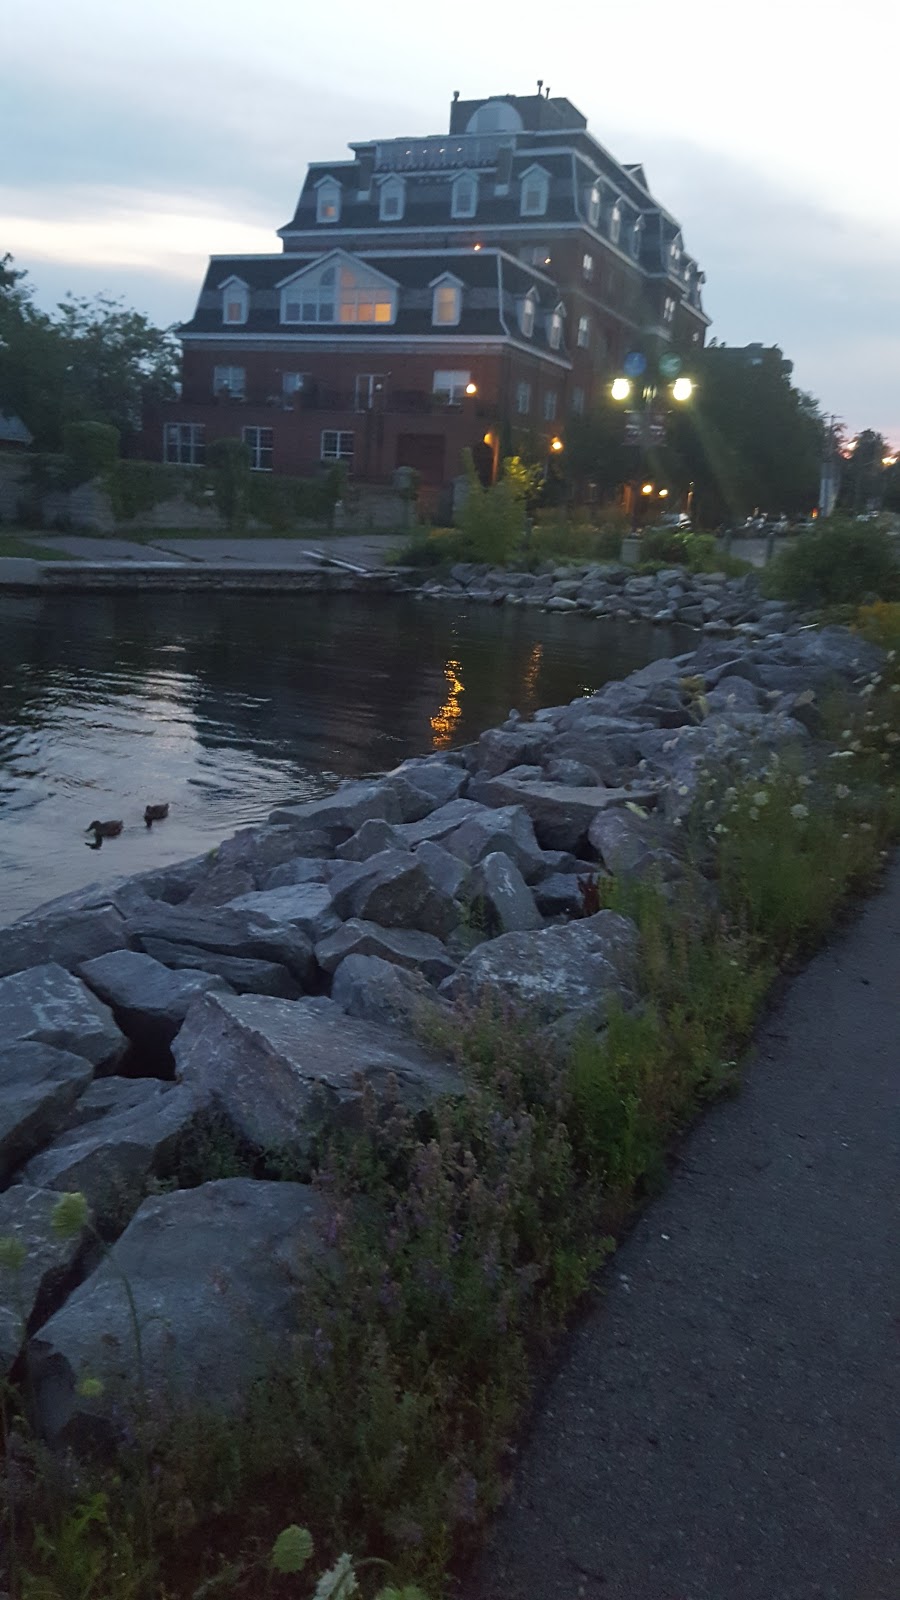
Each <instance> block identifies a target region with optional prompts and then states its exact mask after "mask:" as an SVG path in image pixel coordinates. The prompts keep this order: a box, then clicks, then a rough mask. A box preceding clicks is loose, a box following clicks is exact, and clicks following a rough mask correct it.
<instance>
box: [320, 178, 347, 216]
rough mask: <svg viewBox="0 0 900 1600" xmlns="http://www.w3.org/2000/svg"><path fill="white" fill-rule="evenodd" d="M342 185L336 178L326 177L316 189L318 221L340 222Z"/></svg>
mask: <svg viewBox="0 0 900 1600" xmlns="http://www.w3.org/2000/svg"><path fill="white" fill-rule="evenodd" d="M340 220H341V186H340V184H339V183H338V182H337V181H336V180H335V179H334V178H325V179H324V180H323V181H322V182H321V183H320V184H319V187H318V190H317V191H316V221H317V222H340Z"/></svg>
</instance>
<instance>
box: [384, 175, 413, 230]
mask: <svg viewBox="0 0 900 1600" xmlns="http://www.w3.org/2000/svg"><path fill="white" fill-rule="evenodd" d="M405 210H406V184H405V183H404V182H403V179H402V178H387V179H385V182H384V183H383V184H382V185H381V190H380V193H379V203H378V216H379V219H380V221H381V222H399V220H400V218H401V217H402V216H403V213H404V211H405Z"/></svg>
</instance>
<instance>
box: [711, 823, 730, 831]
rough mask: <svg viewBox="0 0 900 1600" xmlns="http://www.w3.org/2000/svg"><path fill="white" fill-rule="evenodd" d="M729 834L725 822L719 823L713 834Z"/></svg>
mask: <svg viewBox="0 0 900 1600" xmlns="http://www.w3.org/2000/svg"><path fill="white" fill-rule="evenodd" d="M727 832H728V829H727V828H726V826H725V824H724V822H717V823H716V825H715V827H714V828H713V833H727Z"/></svg>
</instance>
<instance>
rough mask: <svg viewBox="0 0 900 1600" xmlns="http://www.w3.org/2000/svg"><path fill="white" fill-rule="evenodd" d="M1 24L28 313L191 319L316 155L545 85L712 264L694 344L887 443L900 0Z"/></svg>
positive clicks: (117, 11) (267, 229) (464, 3)
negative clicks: (774, 359) (735, 348)
mask: <svg viewBox="0 0 900 1600" xmlns="http://www.w3.org/2000/svg"><path fill="white" fill-rule="evenodd" d="M5 10H6V14H5V16H4V19H3V20H2V21H0V105H2V106H3V107H4V115H3V133H2V144H0V254H2V253H3V251H4V250H10V251H12V253H13V255H14V256H15V257H16V259H17V262H18V264H19V265H21V266H24V267H27V268H28V270H29V273H30V275H31V278H32V280H33V282H34V285H35V288H36V290H37V294H38V299H39V302H40V303H41V304H43V305H46V306H50V305H52V304H53V303H54V302H55V301H56V300H58V299H59V298H61V297H62V295H63V294H64V293H65V292H66V291H67V290H68V289H72V290H73V291H75V292H76V293H79V294H93V293H95V292H97V291H105V292H107V293H110V294H113V295H121V296H123V297H124V298H125V299H126V300H127V301H128V302H129V303H130V304H132V305H134V306H135V307H137V309H139V310H141V311H144V312H146V314H147V315H149V316H150V317H151V318H152V319H153V320H155V321H157V322H160V323H169V322H174V321H177V320H181V319H183V318H186V317H187V316H189V315H190V313H191V311H192V309H193V305H194V302H195V299H196V295H197V292H198V289H199V285H200V280H201V277H202V274H203V268H204V264H205V258H206V257H207V256H208V255H209V254H213V253H216V252H230V251H234V252H241V251H255V250H259V251H269V250H273V249H277V248H278V245H279V241H278V240H276V239H275V237H274V229H275V228H277V227H279V226H280V225H281V224H282V223H284V222H286V221H287V220H288V218H289V217H290V215H291V213H292V211H293V208H294V203H295V200H296V196H297V193H298V190H299V187H300V184H301V181H302V178H303V174H304V171H305V168H306V165H307V163H308V162H309V161H311V160H317V159H323V160H328V159H338V158H340V157H341V156H343V155H345V154H346V148H345V147H346V145H347V144H348V142H349V141H351V140H361V139H367V138H375V137H382V138H384V137H392V136H395V135H397V136H400V135H404V134H427V133H440V132H442V131H444V129H445V128H446V125H447V115H448V104H449V101H450V98H451V95H452V92H453V90H454V89H459V91H460V94H461V95H462V97H463V98H464V99H467V98H476V97H478V96H480V95H487V94H502V93H518V94H528V93H532V92H533V91H534V85H535V80H536V79H537V78H543V80H544V82H545V84H547V85H549V87H550V91H551V94H554V95H557V94H559V95H566V96H568V98H569V99H570V100H572V101H574V103H575V104H576V105H577V106H578V107H579V109H580V110H581V111H582V112H584V114H585V115H586V116H587V118H588V123H589V126H590V129H591V132H592V133H593V134H594V136H595V137H596V138H597V139H599V140H600V142H601V143H602V144H604V145H606V147H607V148H608V149H609V150H611V151H612V153H613V154H614V155H615V156H616V157H617V158H618V159H619V160H620V161H642V162H643V163H644V166H645V168H646V171H647V175H648V179H649V183H650V188H651V190H652V191H653V193H654V194H655V195H656V196H657V197H658V198H659V199H660V200H661V201H662V202H663V203H664V204H665V205H666V207H667V208H668V209H669V210H670V211H672V212H673V213H674V215H675V216H676V217H678V219H679V220H680V222H681V223H682V225H683V229H684V235H685V242H686V245H687V248H688V249H689V250H690V251H691V253H692V254H694V255H695V256H696V257H697V258H698V260H699V262H700V264H701V266H702V268H703V269H704V271H705V272H706V274H707V286H706V291H705V298H706V309H707V311H708V313H709V314H710V316H711V317H712V319H713V326H712V328H711V330H710V337H716V338H718V339H719V340H720V341H721V340H724V341H725V342H726V343H728V344H745V343H747V342H749V341H750V340H754V339H755V340H761V341H762V342H763V343H764V344H780V345H781V347H782V349H783V350H784V352H785V354H786V355H787V356H788V357H789V358H790V359H791V360H792V361H793V362H794V378H795V381H796V382H797V383H798V384H799V385H800V386H801V387H802V388H804V389H807V390H809V391H810V392H811V393H812V394H814V395H815V396H816V397H817V398H818V400H819V401H820V403H821V404H822V406H823V407H824V408H825V409H826V410H827V411H829V412H834V413H836V414H837V416H838V417H840V418H842V419H843V420H844V421H845V422H846V424H847V425H848V427H849V428H850V429H851V431H854V432H855V431H857V430H858V429H860V428H863V427H875V428H879V429H881V430H882V431H883V432H884V433H885V434H886V435H887V436H888V437H889V438H890V439H891V440H892V441H893V442H894V443H895V444H900V196H898V186H900V108H898V92H897V81H898V78H897V75H898V63H900V6H898V5H897V3H896V0H855V4H853V5H848V4H847V3H846V0H841V4H837V3H836V0H752V3H748V4H735V3H734V0H732V3H729V0H693V3H690V0H688V3H687V4H682V5H680V6H673V5H672V4H671V0H615V3H611V0H569V4H568V5H567V6H564V7H554V6H551V5H547V4H546V3H541V4H537V3H536V0H522V3H520V4H505V5H496V4H495V5H494V6H488V5H486V4H485V3H484V0H454V4H452V5H449V6H448V5H444V6H442V5H440V4H429V3H426V0H387V3H385V0H383V3H381V4H377V3H375V4H373V3H372V0H367V3H365V4H363V3H362V0H342V3H340V4H334V5H331V6H329V5H322V4H313V3H312V0H254V3H253V4H252V5H249V6H248V5H247V4H246V3H245V0H215V3H212V0H155V3H154V4H153V5H145V4H142V3H139V0H130V3H128V0H125V3H124V4H123V0H116V3H115V4H114V3H113V0H79V3H78V4H77V5H73V4H72V3H71V0H29V4H28V5H27V6H25V5H18V6H9V7H7V8H5Z"/></svg>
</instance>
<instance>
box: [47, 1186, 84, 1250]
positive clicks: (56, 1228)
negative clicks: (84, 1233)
mask: <svg viewBox="0 0 900 1600" xmlns="http://www.w3.org/2000/svg"><path fill="white" fill-rule="evenodd" d="M87 1221H88V1203H87V1201H86V1200H85V1198H84V1195H83V1194H80V1193H78V1192H77V1191H76V1193H74V1194H61V1195H60V1197H59V1199H58V1200H57V1202H56V1205H55V1206H54V1207H53V1215H52V1217H51V1227H52V1228H53V1232H54V1233H55V1234H56V1237H57V1238H58V1239H75V1238H76V1237H77V1236H78V1234H79V1233H80V1232H81V1230H82V1228H85V1227H87Z"/></svg>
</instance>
